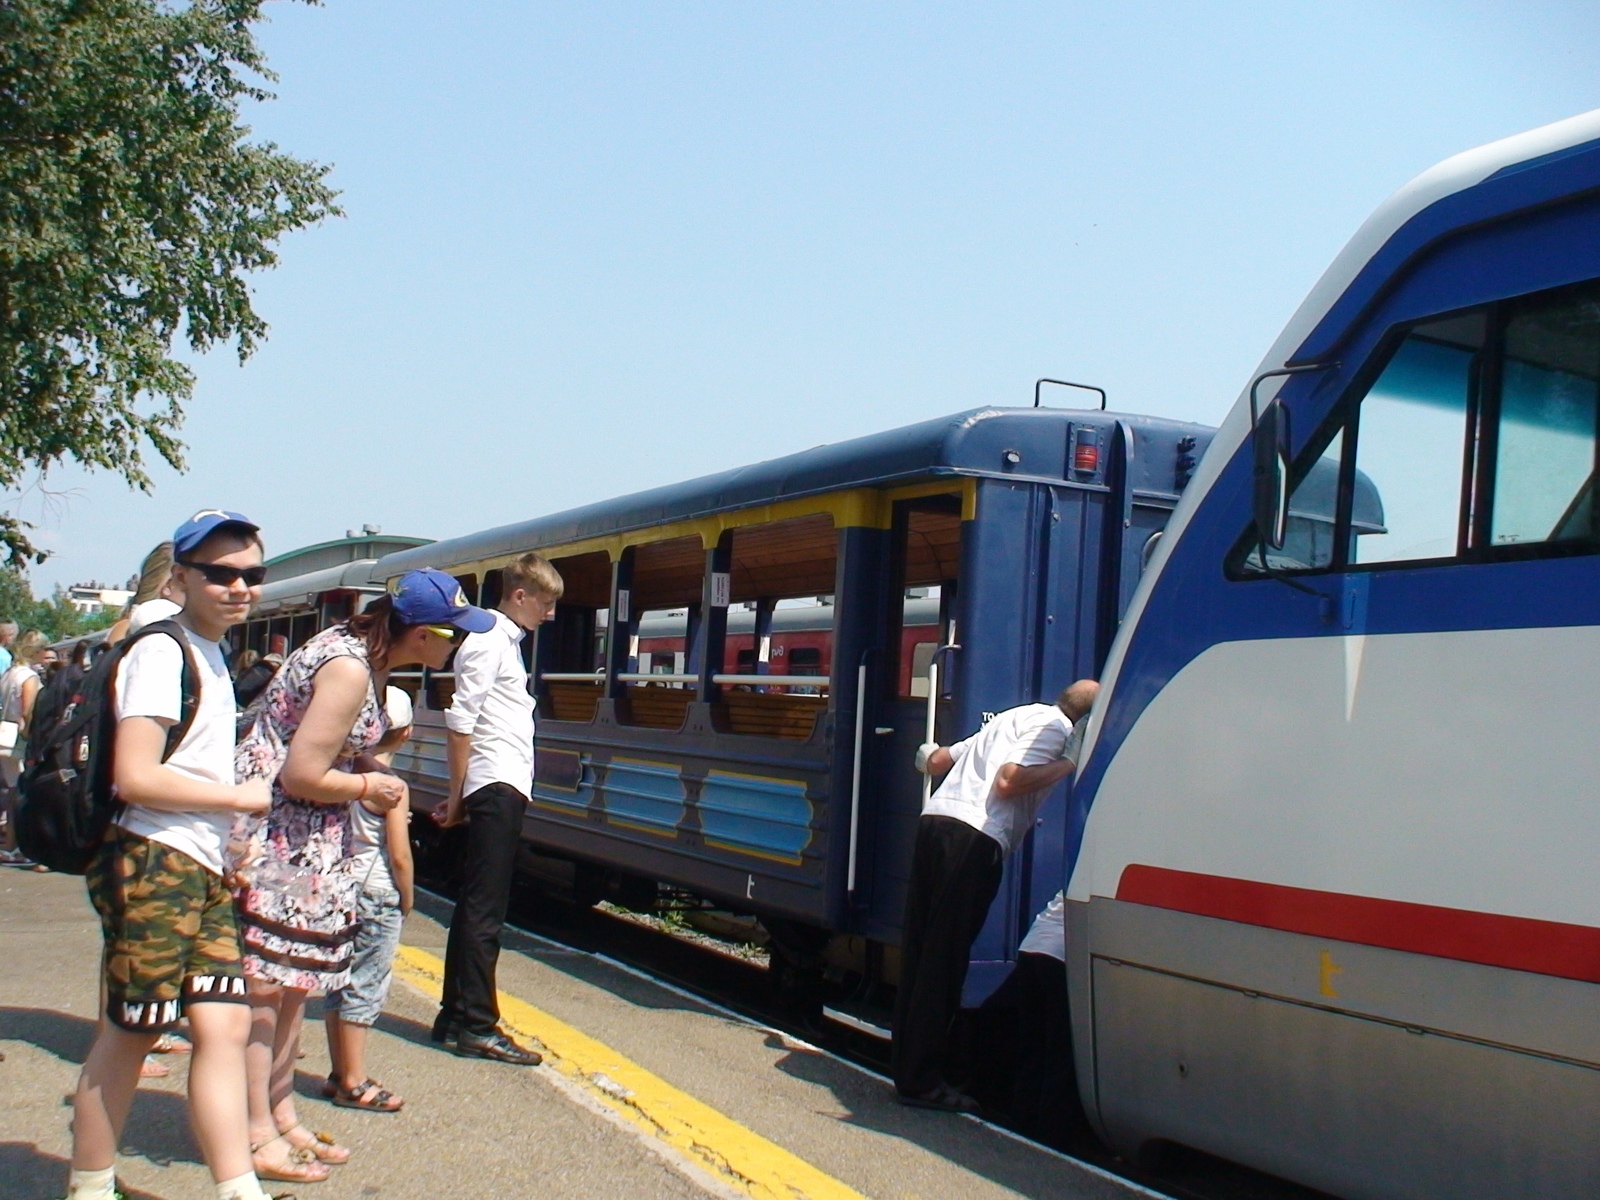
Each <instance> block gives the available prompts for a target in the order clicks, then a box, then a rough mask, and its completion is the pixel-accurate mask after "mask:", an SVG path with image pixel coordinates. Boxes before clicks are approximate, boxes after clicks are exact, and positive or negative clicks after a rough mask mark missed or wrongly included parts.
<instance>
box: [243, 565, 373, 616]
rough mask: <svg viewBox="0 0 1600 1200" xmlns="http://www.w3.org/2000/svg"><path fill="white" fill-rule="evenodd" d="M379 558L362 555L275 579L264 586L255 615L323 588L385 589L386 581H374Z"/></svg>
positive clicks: (304, 598) (302, 599)
mask: <svg viewBox="0 0 1600 1200" xmlns="http://www.w3.org/2000/svg"><path fill="white" fill-rule="evenodd" d="M377 561H378V560H377V559H375V558H358V559H356V560H355V561H354V562H347V563H339V564H338V565H337V566H332V567H323V568H322V569H321V570H318V571H307V572H306V573H305V574H304V575H291V576H290V577H289V578H288V579H274V580H272V581H271V582H270V583H265V584H263V585H262V586H261V599H260V600H258V601H256V606H255V608H254V610H252V612H253V615H255V616H263V615H265V614H267V613H272V612H276V611H278V610H279V609H281V608H291V607H294V606H295V605H297V604H303V603H306V602H308V601H309V600H310V598H311V597H312V596H315V595H317V594H318V593H319V592H332V591H338V590H341V589H361V588H371V589H374V590H378V591H381V590H382V584H381V583H374V582H373V580H374V576H373V567H374V566H375V565H376V564H377Z"/></svg>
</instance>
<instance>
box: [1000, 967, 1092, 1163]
mask: <svg viewBox="0 0 1600 1200" xmlns="http://www.w3.org/2000/svg"><path fill="white" fill-rule="evenodd" d="M1012 978H1013V979H1015V980H1016V981H1017V1041H1018V1044H1019V1046H1020V1049H1021V1052H1020V1054H1019V1055H1018V1057H1017V1073H1016V1083H1015V1088H1014V1090H1013V1092H1012V1095H1011V1115H1012V1117H1013V1118H1015V1120H1016V1122H1017V1125H1018V1128H1020V1129H1021V1131H1022V1132H1023V1133H1025V1134H1027V1135H1028V1136H1029V1137H1031V1138H1034V1139H1036V1140H1037V1141H1041V1142H1046V1143H1048V1144H1049V1145H1052V1146H1055V1147H1058V1148H1062V1149H1065V1148H1070V1147H1073V1146H1076V1145H1077V1144H1079V1142H1081V1140H1082V1138H1083V1136H1084V1132H1085V1130H1086V1129H1087V1128H1088V1119H1087V1118H1086V1117H1085V1116H1084V1113H1083V1104H1082V1102H1081V1101H1080V1100H1079V1099H1078V1077H1077V1071H1076V1068H1075V1067H1074V1065H1073V1053H1072V1020H1071V1018H1070V1016H1069V1015H1068V1012H1067V964H1066V963H1064V962H1062V961H1061V960H1060V959H1057V958H1051V957H1050V956H1049V955H1048V954H1019V955H1017V968H1016V970H1015V971H1014V972H1013V973H1012Z"/></svg>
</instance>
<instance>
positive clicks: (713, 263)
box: [20, 0, 1600, 591]
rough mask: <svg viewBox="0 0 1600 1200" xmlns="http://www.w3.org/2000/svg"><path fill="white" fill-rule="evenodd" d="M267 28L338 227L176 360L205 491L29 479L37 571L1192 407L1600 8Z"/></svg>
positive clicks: (753, 15) (1520, 112)
mask: <svg viewBox="0 0 1600 1200" xmlns="http://www.w3.org/2000/svg"><path fill="white" fill-rule="evenodd" d="M270 10H271V13H272V23H271V24H270V25H268V26H267V27H266V28H265V29H264V31H263V40H264V43H265V45H266V48H267V51H268V53H269V56H270V59H271V61H272V63H273V65H274V67H275V68H276V69H277V70H278V72H279V73H280V75H281V77H282V78H281V80H280V82H279V84H278V92H279V97H280V98H279V99H278V100H277V101H276V102H274V103H272V104H270V105H267V106H265V107H264V108H261V109H260V110H258V111H255V112H253V113H252V114H251V120H252V121H253V123H254V125H255V127H256V129H257V131H258V133H259V134H260V135H261V136H263V137H267V138H271V139H272V140H275V141H277V142H279V143H280V144H281V145H282V146H284V147H285V148H286V149H289V150H291V151H293V152H294V153H297V154H300V155H304V156H308V157H312V158H316V159H319V160H322V161H326V162H330V163H332V164H334V172H333V181H334V183H335V184H336V185H337V186H338V187H340V188H341V189H342V190H343V198H342V203H343V205H344V207H345V209H346V211H347V213H348V215H347V216H346V217H345V218H343V219H341V220H336V221H332V222H329V223H327V224H326V225H324V226H322V227H319V228H317V229H315V230H313V231H310V232H308V233H301V234H296V235H293V236H291V237H289V238H288V239H286V240H285V241H284V242H283V244H282V246H281V251H282V261H281V264H280V265H279V267H278V268H277V269H276V270H275V271H272V272H269V273H266V274H263V275H260V276H258V277H256V280H255V282H256V301H257V305H258V308H259V311H260V312H261V313H262V314H263V316H265V318H266V319H267V320H268V321H269V322H270V323H271V325H272V333H271V337H270V340H269V341H268V342H267V343H266V345H265V346H264V347H263V348H262V349H261V351H260V352H259V353H258V354H257V355H256V356H255V357H254V358H253V359H252V360H251V361H250V362H249V363H248V364H247V365H246V366H244V367H243V368H242V369H241V368H240V367H239V366H238V365H237V363H236V360H235V358H234V357H233V355H232V354H231V353H228V352H221V353H217V354H214V355H211V356H209V357H208V358H207V359H205V360H203V361H202V362H201V363H200V364H199V370H200V381H199V385H198V387H197V389H196V394H195V397H194V400H193V402H192V404H191V406H190V415H189V420H188V423H187V426H186V430H185V438H186V440H187V442H188V445H189V452H188V453H189V468H190V469H189V471H188V473H187V474H183V475H180V474H178V473H176V472H174V471H171V470H168V469H166V468H158V469H156V470H155V471H154V475H155V479H156V485H157V486H156V491H155V494H154V496H152V497H145V496H141V495H138V494H135V493H130V492H128V491H127V489H126V488H125V487H124V486H123V485H122V484H120V483H119V482H118V481H116V480H115V479H112V478H110V477H107V476H99V477H91V476H85V475H83V474H81V473H79V472H75V471H61V472H59V473H56V474H53V475H52V476H51V477H50V478H49V479H48V480H47V481H46V483H47V486H48V487H49V488H51V489H53V490H57V491H65V492H66V493H67V495H66V496H65V497H64V498H62V499H58V500H56V501H53V502H51V503H49V504H46V503H45V502H44V501H43V500H42V499H41V497H40V495H39V494H38V493H37V492H34V493H32V494H29V495H26V496H24V497H23V498H22V499H21V501H20V511H21V512H22V513H23V515H24V516H27V517H29V518H31V519H35V520H41V521H42V522H43V523H44V527H43V529H42V530H41V535H40V540H41V541H42V543H43V544H44V545H46V546H48V547H50V548H52V549H53V550H55V551H56V557H55V558H53V559H52V560H51V561H50V562H49V563H47V564H46V565H45V566H43V567H40V568H37V569H36V570H35V572H34V580H35V585H36V587H37V588H38V589H39V590H41V591H43V590H46V589H48V587H49V586H50V585H51V584H54V583H56V582H63V583H65V582H72V581H75V580H78V579H81V578H87V577H91V576H94V577H99V578H102V579H120V578H123V577H126V576H127V575H128V574H129V573H130V572H131V571H132V570H133V569H134V568H135V566H136V565H137V563H138V561H139V559H140V557H141V556H142V555H143V554H144V552H145V550H146V549H147V548H148V547H149V546H150V545H152V544H153V543H154V542H156V541H158V540H159V539H161V538H162V537H164V536H167V535H168V534H169V533H170V531H171V529H172V527H173V526H174V525H175V524H176V523H177V522H178V521H179V520H180V519H181V518H182V517H184V516H186V515H187V514H188V513H189V512H190V511H192V510H194V509H196V508H200V507H209V506H223V507H228V508H236V509H240V510H242V511H244V512H246V513H249V514H250V515H252V516H253V517H255V518H256V519H257V520H259V521H260V522H261V523H262V525H263V526H264V529H265V533H266V536H267V539H268V549H269V552H278V551H282V550H287V549H291V548H293V547H296V546H300V545H305V544H307V543H310V542H315V541H320V540H323V539H326V538H329V537H338V536H341V535H342V534H343V532H344V531H345V529H346V528H348V527H352V526H359V525H360V524H362V523H363V522H373V523H376V524H380V525H381V526H383V528H384V529H385V530H386V531H388V532H395V533H411V534H418V535H422V536H432V537H441V536H450V535H453V534H457V533H464V532H468V531H471V530H474V529H480V528H484V527H486V526H489V525H493V524H498V523H502V522H506V521H513V520H519V519H523V518H526V517H530V516H535V515H538V514H540V513H545V512H550V511H554V510H557V509H561V508H566V507H570V506H572V505H575V504H581V503H585V502H588V501H592V500H596V499H601V498H603V497H606V496H609V495H616V494H620V493H623V492H627V491H632V490H635V489H638V488H642V487H647V486H652V485H655V484H660V483H667V482H671V481H674V480H679V479H686V478H690V477H692V476H695V475H699V474H703V473H706V472H708V471H713V470H718V469H721V468H725V467H730V466H736V465H738V464H741V463H746V462H752V461H756V460H759V459H763V458H769V457H773V456H776V455H780V454H784V453H787V452H789V451H793V450H797V449H801V448H804V447H807V446H812V445H816V444H818V443H820V442H828V441H837V440H840V439H843V438H847V437H851V436H854V435H857V434H862V433H867V432H871V431H873V430H878V429H887V428H891V427H893V426H896V425H900V424H905V423H907V422H911V421H916V420H920V419H923V418H926V417H931V416H937V415H940V414H946V413H951V412H956V411H959V410H961V409H965V408H970V407H974V406H977V405H981V404H1027V403H1029V402H1030V399H1031V397H1030V390H1031V387H1032V383H1033V380H1034V379H1035V378H1036V377H1038V376H1040V375H1062V376H1066V377H1068V378H1073V379H1082V380H1087V381H1089V382H1093V383H1098V384H1100V385H1101V386H1103V387H1105V388H1107V389H1108V390H1109V391H1110V393H1111V399H1112V406H1113V407H1115V408H1119V409H1122V410H1125V411H1137V412H1149V413H1156V414H1161V415H1165V416H1172V417H1180V418H1185V419H1190V420H1197V421H1206V422H1216V421H1218V420H1219V419H1220V418H1221V416H1222V415H1223V413H1224V412H1225V411H1226V410H1227V408H1228V407H1229V405H1230V404H1231V402H1232V400H1233V398H1234V397H1235V395H1237V393H1238V391H1239V389H1240V387H1241V386H1242V385H1243V384H1244V382H1245V381H1246V379H1247V377H1248V375H1249V372H1250V371H1251V369H1252V368H1253V367H1254V365H1255V363H1256V361H1257V360H1258V358H1259V357H1260V356H1261V355H1262V354H1263V353H1264V351H1265V349H1266V347H1267V345H1268V344H1269V343H1270V341H1271V340H1272V338H1273V337H1274V336H1275V334H1276V333H1277V331H1278V329H1279V327H1280V326H1281V325H1282V324H1283V322H1284V321H1285V320H1286V319H1287V317H1288V316H1289V314H1290V313H1291V312H1292V311H1293V309H1294V307H1295V306H1296V305H1297V304H1298V303H1299V302H1300V300H1301V298H1302V297H1303V296H1304V294H1305V292H1306V291H1307V289H1308V288H1309V287H1310V286H1311V284H1312V283H1313V282H1314V281H1315V279H1316V278H1317V276H1318V275H1319V274H1320V273H1321V271H1322V270H1323V268H1324V267H1325V266H1326V265H1327V263H1328V261H1329V260H1330V259H1331V258H1332V256H1333V255H1334V254H1335V253H1336V252H1337V250H1338V249H1339V247H1340V246H1341V245H1342V244H1343V243H1344V241H1345V240H1346V239H1347V238H1348V237H1349V235H1350V234H1351V233H1352V232H1354V230H1355V228H1356V226H1357V225H1358V224H1359V223H1360V222H1361V221H1362V220H1363V219H1364V218H1365V217H1366V215H1367V214H1368V213H1369V212H1370V211H1371V210H1372V209H1373V208H1374V207H1375V206H1376V205H1377V204H1379V203H1380V202H1381V201H1382V200H1383V199H1384V197H1385V196H1387V195H1388V194H1389V193H1390V192H1392V191H1393V190H1394V189H1395V188H1397V187H1398V186H1400V185H1401V184H1402V183H1404V182H1405V181H1406V180H1407V179H1408V178H1410V177H1411V176H1412V175H1414V174H1416V173H1417V172H1418V171H1421V170H1423V169H1424V168H1426V167H1428V166H1430V165H1431V164H1432V163H1434V162H1435V161H1437V160H1439V159H1440V158H1443V157H1445V156H1447V155H1449V154H1452V153H1454V152H1456V151H1458V150H1463V149H1466V148H1468V147H1470V146H1474V145H1477V144H1480V143H1482V142H1485V141H1489V140H1491V139H1494V138H1497V137H1502V136H1505V135H1507V134H1511V133H1515V132H1518V131H1520V130H1523V129H1526V128H1530V127H1532V126H1535V125H1540V124H1543V123H1545V122H1548V121H1552V120H1556V119H1558V118H1561V117H1565V116H1570V115H1572V114H1573V113H1577V112H1581V111H1583V110H1585V109H1588V108H1593V107H1596V106H1600V72H1597V70H1596V66H1595V64H1596V62H1600V23H1597V22H1596V21H1595V19H1594V12H1593V9H1592V7H1590V6H1588V5H1581V4H1577V3H1566V4H1563V3H1552V2H1545V0H1520V2H1517V3H1512V2H1510V0H1506V2H1485V0H1448V2H1447V0H1414V2H1413V3H1410V4H1396V3H1393V2H1392V0H1391V2H1388V3H1342V4H1341V3H1325V4H1312V3H1283V2H1282V0H1277V2H1273V3H1266V2H1235V3H1232V4H1226V5H1224V4H1210V5H1197V4H1175V3H1141V2H1137V0H1134V2H1130V0H1121V2H1119V3H1116V4H1098V5H1089V4H1083V3H1057V4H1027V3H1002V4H967V5H956V4H940V3H920V4H892V3H873V4H860V3H848V4H844V3H840V4H828V3H809V4H804V5H779V4H774V3H742V4H711V3H701V4H693V3H687V4H686V3H672V4H664V3H663V4H649V3H640V2H630V3H617V4H603V3H570V4H533V3H525V2H524V3H515V2H504V3H492V2H488V0H472V2H471V3H455V4H437V3H417V2H412V0H381V2H380V0H328V3H327V4H326V6H325V7H322V8H309V7H304V6H301V5H295V4H275V5H272V6H270Z"/></svg>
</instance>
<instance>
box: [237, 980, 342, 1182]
mask: <svg viewBox="0 0 1600 1200" xmlns="http://www.w3.org/2000/svg"><path fill="white" fill-rule="evenodd" d="M291 994H293V993H290V992H288V991H287V990H286V989H284V988H280V987H278V986H276V985H275V984H269V983H262V982H260V981H259V980H256V979H251V980H250V1044H249V1046H248V1047H247V1048H246V1050H245V1066H246V1069H247V1074H248V1077H249V1081H250V1145H251V1146H254V1147H256V1149H255V1150H253V1151H251V1162H252V1163H253V1164H254V1166H255V1169H256V1171H257V1173H258V1174H259V1173H261V1172H263V1171H265V1172H270V1173H272V1174H278V1173H285V1172H286V1173H289V1174H292V1175H294V1176H296V1177H297V1178H298V1179H300V1180H302V1181H303V1182H306V1183H315V1182H317V1181H318V1180H321V1179H326V1178H327V1177H328V1168H327V1167H326V1166H323V1165H322V1164H321V1163H315V1162H311V1163H308V1162H305V1161H304V1160H303V1159H297V1157H296V1155H297V1150H296V1147H295V1145H294V1144H293V1143H292V1142H291V1141H290V1140H289V1139H287V1138H285V1137H283V1136H281V1131H280V1130H279V1128H278V1123H277V1121H275V1120H274V1119H273V1111H272V1110H273V1060H274V1057H275V1055H276V1050H277V1043H278V1026H279V1022H280V1010H281V1008H282V1005H283V1000H284V997H285V996H288V995H291ZM301 996H302V998H303V997H304V993H301ZM291 1061H292V1060H291ZM292 1070H293V1068H292V1067H291V1072H292ZM290 1078H291V1079H292V1078H293V1076H292V1074H291V1076H290Z"/></svg>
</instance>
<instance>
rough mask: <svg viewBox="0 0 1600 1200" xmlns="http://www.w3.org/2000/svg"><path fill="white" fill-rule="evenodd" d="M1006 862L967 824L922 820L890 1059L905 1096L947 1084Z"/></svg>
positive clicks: (994, 845)
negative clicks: (955, 1035) (959, 1021)
mask: <svg viewBox="0 0 1600 1200" xmlns="http://www.w3.org/2000/svg"><path fill="white" fill-rule="evenodd" d="M1004 859H1005V853H1004V851H1003V850H1001V848H1000V843H999V842H997V841H995V840H994V839H993V838H992V837H990V836H989V835H988V834H986V833H983V832H981V831H979V830H977V829H974V828H973V827H972V826H971V825H968V824H967V823H966V822H965V821H958V820H956V819H955V818H954V817H920V818H918V820H917V842H916V849H915V850H914V851H913V852H912V855H911V886H910V889H909V891H908V892H907V893H906V915H905V929H904V932H903V933H902V935H901V941H900V987H899V991H898V993H897V994H896V996H895V1004H894V1045H893V1049H892V1051H891V1055H890V1062H891V1071H892V1073H893V1075H894V1085H895V1087H896V1088H898V1089H899V1090H900V1091H901V1092H902V1093H904V1094H905V1095H909V1096H920V1095H922V1094H924V1093H926V1092H930V1091H932V1090H933V1089H934V1088H936V1087H938V1086H939V1085H940V1084H941V1083H943V1082H944V1069H945V1055H946V1053H947V1049H948V1045H949V1040H950V1025H951V1022H953V1021H954V1020H955V1017H956V1013H957V1012H958V1011H960V1008H961V987H962V985H963V984H964V983H965V982H966V980H967V962H968V960H969V959H970V958H971V956H972V943H973V942H974V941H975V940H976V939H977V936H978V932H979V931H980V930H981V929H982V928H983V922H984V918H985V917H987V916H988V915H989V905H990V904H991V903H992V902H993V901H994V896H995V893H996V892H997V891H999V890H1000V872H1001V866H1002V864H1003V862H1004Z"/></svg>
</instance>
